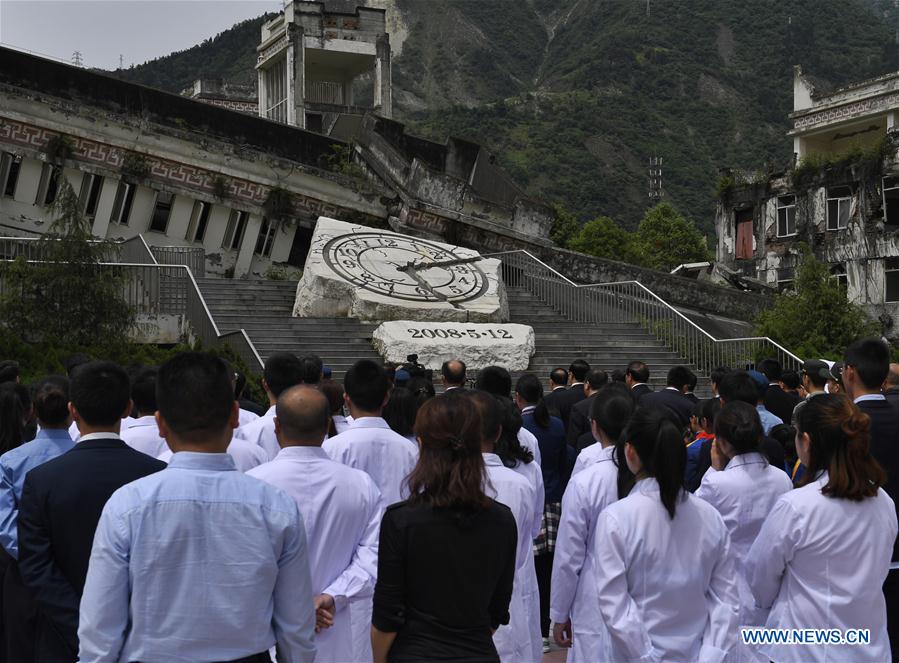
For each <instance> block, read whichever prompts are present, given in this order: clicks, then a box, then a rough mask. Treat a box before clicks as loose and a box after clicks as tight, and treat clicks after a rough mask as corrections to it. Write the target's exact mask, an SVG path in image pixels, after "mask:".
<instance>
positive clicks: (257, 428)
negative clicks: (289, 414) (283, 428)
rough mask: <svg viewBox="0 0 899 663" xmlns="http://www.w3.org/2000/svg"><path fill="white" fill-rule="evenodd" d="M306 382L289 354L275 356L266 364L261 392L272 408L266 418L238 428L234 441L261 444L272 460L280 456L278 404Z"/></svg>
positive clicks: (295, 360)
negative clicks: (282, 393) (276, 413)
mask: <svg viewBox="0 0 899 663" xmlns="http://www.w3.org/2000/svg"><path fill="white" fill-rule="evenodd" d="M302 381H303V365H302V364H301V363H300V360H299V359H298V358H297V357H296V355H294V354H292V353H290V352H275V353H274V354H272V355H269V358H268V359H266V360H265V368H264V369H263V372H262V388H263V389H265V393H266V395H267V396H268V402H269V408H268V410H267V411H266V413H265V414H264V415H262V416H261V417H259V418H258V419H256V420H255V421H251V422H250V423H248V424H247V425H245V426H241V427H240V428H238V429H237V430H236V431H235V433H234V437H239V438H240V439H242V440H247V441H248V442H253V443H255V444H258V445H259V446H260V447H262V448H263V450H265V453H266V456H267V457H268V458H269V460H271V459H272V458H274V457H275V456H277V455H278V452H279V451H281V447H280V446H278V438H277V437H276V436H275V422H274V419H275V403H277V402H278V396H280V395H281V392H283V391H284V390H285V389H288V388H290V387H293V386H294V385H297V384H300V383H301V382H302Z"/></svg>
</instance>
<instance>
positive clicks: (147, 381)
mask: <svg viewBox="0 0 899 663" xmlns="http://www.w3.org/2000/svg"><path fill="white" fill-rule="evenodd" d="M157 373H158V369H156V368H145V369H143V370H141V371H140V372H139V373H138V374H137V375H136V376H135V377H134V381H133V382H132V383H131V400H132V401H134V407H135V408H136V409H137V411H138V413H139V414H148V413H151V412H156V375H157Z"/></svg>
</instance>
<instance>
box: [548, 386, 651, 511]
mask: <svg viewBox="0 0 899 663" xmlns="http://www.w3.org/2000/svg"><path fill="white" fill-rule="evenodd" d="M600 394H602V395H603V396H602V398H603V402H604V403H605V405H604V406H603V407H602V408H601V409H600V410H597V412H599V413H600V414H601V415H602V419H601V420H599V428H598V429H597V428H592V427H591V431H592V433H593V438H594V439H595V440H596V441H597V443H598V444H591V445H590V446H588V447H585V448H584V449H582V450H581V452H580V453H579V454H578V455H577V459H576V460H575V461H574V469H572V470H571V476H572V477H574V475H575V474H577V473H578V472H580V471H581V470H583V469H586V468H587V467H588V466H590V465H592V464H593V463H596V462H598V461H605V460H606V459H607V458H608V457H609V453H610V452H609V451H608V450H607V449H608V447H610V446H614V445H615V443H616V442H618V438H619V437H620V436H621V431H623V430H624V427H625V426H626V425H627V422H628V421H630V418H631V415H632V414H633V413H634V407H636V406H635V403H634V395H633V393H631V390H630V388H628V386H627V385H625V384H624V383H623V382H611V383H609V384H606V385H603V386H602V387H600V388H599V390H598V391H597V395H596V396H595V397H594V399H593V400H594V402H595V401H596V399H597V398H599V395H600ZM628 397H630V398H628ZM593 409H595V408H593V406H591V416H593V415H592V410H593ZM563 517H564V514H563Z"/></svg>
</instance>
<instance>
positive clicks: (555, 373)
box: [549, 366, 568, 387]
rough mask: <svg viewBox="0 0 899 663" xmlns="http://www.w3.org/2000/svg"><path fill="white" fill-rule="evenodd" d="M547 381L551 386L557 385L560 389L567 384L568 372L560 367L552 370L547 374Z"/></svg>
mask: <svg viewBox="0 0 899 663" xmlns="http://www.w3.org/2000/svg"><path fill="white" fill-rule="evenodd" d="M549 381H550V382H552V383H553V384H557V385H559V386H560V387H564V386H565V385H566V384H568V371H567V370H565V369H564V368H562V367H561V366H558V367H557V368H554V369H553V370H551V371H550V373H549Z"/></svg>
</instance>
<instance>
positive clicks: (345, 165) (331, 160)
mask: <svg viewBox="0 0 899 663" xmlns="http://www.w3.org/2000/svg"><path fill="white" fill-rule="evenodd" d="M331 150H332V151H333V153H332V154H330V155H329V156H328V157H327V164H328V170H331V171H332V172H335V173H339V174H341V175H345V176H346V177H353V178H356V179H365V170H363V168H362V166H360V165H359V164H358V163H356V162H355V161H354V160H353V146H352V145H341V144H340V143H332V145H331Z"/></svg>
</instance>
